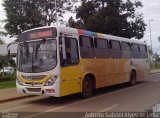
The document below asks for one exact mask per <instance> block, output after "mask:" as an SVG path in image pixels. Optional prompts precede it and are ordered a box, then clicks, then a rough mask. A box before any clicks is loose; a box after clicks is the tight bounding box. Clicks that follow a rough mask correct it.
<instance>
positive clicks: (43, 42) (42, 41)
mask: <svg viewBox="0 0 160 118" xmlns="http://www.w3.org/2000/svg"><path fill="white" fill-rule="evenodd" d="M45 42H46V38H43V39H42V40H41V42H40V44H39V45H38V44H37V45H36V51H35V58H36V59H37V55H38V50H39V48H40V46H41V45H42V44H45Z"/></svg>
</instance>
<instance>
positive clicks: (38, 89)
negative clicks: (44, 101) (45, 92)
mask: <svg viewBox="0 0 160 118" xmlns="http://www.w3.org/2000/svg"><path fill="white" fill-rule="evenodd" d="M27 90H28V91H29V92H40V91H41V88H27Z"/></svg>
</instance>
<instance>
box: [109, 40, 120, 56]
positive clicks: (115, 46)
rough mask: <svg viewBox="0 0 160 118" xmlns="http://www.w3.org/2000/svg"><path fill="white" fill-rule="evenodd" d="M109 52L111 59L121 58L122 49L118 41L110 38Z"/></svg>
mask: <svg viewBox="0 0 160 118" xmlns="http://www.w3.org/2000/svg"><path fill="white" fill-rule="evenodd" d="M109 44H110V52H111V58H112V59H121V58H122V51H121V45H120V42H119V41H114V40H110V42H109Z"/></svg>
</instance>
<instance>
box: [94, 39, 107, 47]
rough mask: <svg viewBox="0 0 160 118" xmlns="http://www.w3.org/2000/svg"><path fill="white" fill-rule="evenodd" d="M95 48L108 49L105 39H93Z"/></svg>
mask: <svg viewBox="0 0 160 118" xmlns="http://www.w3.org/2000/svg"><path fill="white" fill-rule="evenodd" d="M95 47H96V48H101V49H102V48H103V49H105V48H108V41H107V40H106V39H95Z"/></svg>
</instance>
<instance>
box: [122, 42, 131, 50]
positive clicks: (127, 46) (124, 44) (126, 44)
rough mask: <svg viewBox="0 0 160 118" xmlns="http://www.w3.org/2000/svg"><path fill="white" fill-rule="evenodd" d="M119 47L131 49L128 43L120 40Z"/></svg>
mask: <svg viewBox="0 0 160 118" xmlns="http://www.w3.org/2000/svg"><path fill="white" fill-rule="evenodd" d="M121 49H122V50H126V51H129V50H131V46H130V43H127V42H122V43H121Z"/></svg>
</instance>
